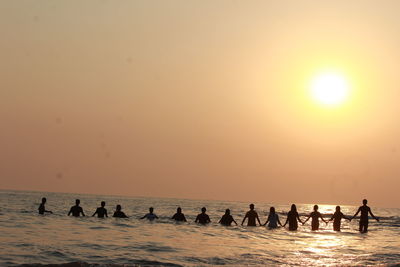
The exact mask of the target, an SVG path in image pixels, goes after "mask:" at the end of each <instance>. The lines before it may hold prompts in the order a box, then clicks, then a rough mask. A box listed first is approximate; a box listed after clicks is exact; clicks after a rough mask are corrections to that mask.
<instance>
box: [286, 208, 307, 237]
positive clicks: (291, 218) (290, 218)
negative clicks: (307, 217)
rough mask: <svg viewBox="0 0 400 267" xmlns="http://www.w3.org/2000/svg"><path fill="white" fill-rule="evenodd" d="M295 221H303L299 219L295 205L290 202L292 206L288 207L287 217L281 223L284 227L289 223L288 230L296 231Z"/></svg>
mask: <svg viewBox="0 0 400 267" xmlns="http://www.w3.org/2000/svg"><path fill="white" fill-rule="evenodd" d="M297 221H299V222H301V223H303V222H302V221H301V220H300V217H299V213H298V212H297V207H296V205H295V204H292V206H291V208H290V211H289V212H288V214H287V219H286V222H285V224H284V225H283V227H285V226H286V224H287V223H289V231H296V230H297V227H298V224H297Z"/></svg>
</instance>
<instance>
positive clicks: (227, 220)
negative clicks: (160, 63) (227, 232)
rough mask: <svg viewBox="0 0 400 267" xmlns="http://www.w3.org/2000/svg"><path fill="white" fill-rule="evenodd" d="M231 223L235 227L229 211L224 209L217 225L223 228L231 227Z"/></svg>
mask: <svg viewBox="0 0 400 267" xmlns="http://www.w3.org/2000/svg"><path fill="white" fill-rule="evenodd" d="M233 222H234V223H235V224H236V225H237V222H236V221H235V220H234V219H233V217H232V215H231V210H230V209H226V210H225V214H224V215H223V216H222V218H221V220H219V222H218V223H220V224H222V225H225V226H231V225H232V223H233Z"/></svg>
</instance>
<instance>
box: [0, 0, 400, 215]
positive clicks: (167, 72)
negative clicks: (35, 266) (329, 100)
mask: <svg viewBox="0 0 400 267" xmlns="http://www.w3.org/2000/svg"><path fill="white" fill-rule="evenodd" d="M399 10H400V1H396V0H393V1H390V0H387V1H368V0H364V1H356V0H354V1H302V0H293V1H289V0H283V1H233V0H232V1H184V0H182V1H177V0H176V1H174V0H173V1H162V0H159V1H156V0H155V1H124V0H121V1H105V0H98V1H67V0H61V1H50V0H42V1H35V0H27V1H15V0H3V1H1V2H0V33H1V42H0V122H1V128H0V188H1V189H19V190H41V191H62V192H76V193H96V194H117V195H119V194H121V195H140V196H155V197H176V198H200V199H221V200H243V201H249V202H252V201H268V202H275V203H299V202H301V203H326V204H351V205H358V204H361V200H362V199H363V198H368V199H369V202H370V204H371V206H383V207H400V204H399V203H400V194H399V192H398V190H399V188H400V179H399V177H400V104H399V101H400V75H399V70H400V49H399V47H400V19H399ZM324 68H335V69H339V70H341V71H343V73H345V75H347V77H348V79H349V80H350V81H351V84H352V85H351V86H352V96H351V99H349V101H348V102H347V103H346V104H345V105H343V106H341V107H335V108H331V109H329V108H324V107H320V106H317V105H315V104H314V103H312V100H310V99H309V96H308V95H307V86H306V84H307V82H308V81H309V80H310V79H311V76H312V75H313V73H314V72H318V71H319V70H320V69H324Z"/></svg>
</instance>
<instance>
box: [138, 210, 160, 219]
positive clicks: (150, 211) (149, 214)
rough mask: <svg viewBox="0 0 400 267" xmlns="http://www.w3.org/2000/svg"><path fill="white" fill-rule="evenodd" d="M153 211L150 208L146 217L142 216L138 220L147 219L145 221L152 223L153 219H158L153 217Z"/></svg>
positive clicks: (155, 216)
mask: <svg viewBox="0 0 400 267" xmlns="http://www.w3.org/2000/svg"><path fill="white" fill-rule="evenodd" d="M153 211H154V209H153V207H150V208H149V213H147V214H146V215H144V216H143V217H142V218H140V219H141V220H142V219H145V218H146V219H147V220H149V221H153V220H154V219H158V217H157V215H155V214H154V213H153Z"/></svg>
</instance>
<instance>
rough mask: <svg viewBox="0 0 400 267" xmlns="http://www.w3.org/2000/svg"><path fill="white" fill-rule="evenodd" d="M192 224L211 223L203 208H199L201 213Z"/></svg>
mask: <svg viewBox="0 0 400 267" xmlns="http://www.w3.org/2000/svg"><path fill="white" fill-rule="evenodd" d="M194 222H196V223H201V224H207V223H210V222H211V220H210V217H208V215H207V214H206V208H205V207H202V208H201V213H200V214H199V215H197V217H196V220H195V221H194Z"/></svg>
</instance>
